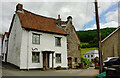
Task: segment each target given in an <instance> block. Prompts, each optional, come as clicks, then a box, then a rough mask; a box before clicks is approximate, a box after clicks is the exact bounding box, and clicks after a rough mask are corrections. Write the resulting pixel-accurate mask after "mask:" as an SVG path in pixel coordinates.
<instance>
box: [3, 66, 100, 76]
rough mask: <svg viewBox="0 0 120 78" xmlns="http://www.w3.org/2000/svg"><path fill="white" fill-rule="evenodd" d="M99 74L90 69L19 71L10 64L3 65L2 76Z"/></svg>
mask: <svg viewBox="0 0 120 78" xmlns="http://www.w3.org/2000/svg"><path fill="white" fill-rule="evenodd" d="M98 73H99V70H96V69H94V67H90V68H88V69H68V70H47V71H42V70H38V69H34V70H33V69H32V70H29V71H27V70H19V69H18V68H17V67H15V66H13V65H10V64H3V66H2V76H87V77H92V78H94V77H95V76H97V74H98Z"/></svg>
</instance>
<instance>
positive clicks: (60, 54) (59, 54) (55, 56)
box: [55, 53, 62, 63]
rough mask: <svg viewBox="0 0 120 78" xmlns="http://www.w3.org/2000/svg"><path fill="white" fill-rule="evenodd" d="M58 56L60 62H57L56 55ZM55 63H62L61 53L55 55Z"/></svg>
mask: <svg viewBox="0 0 120 78" xmlns="http://www.w3.org/2000/svg"><path fill="white" fill-rule="evenodd" d="M57 54H58V55H60V62H56V55H57ZM55 63H62V59H61V54H60V53H56V54H55Z"/></svg>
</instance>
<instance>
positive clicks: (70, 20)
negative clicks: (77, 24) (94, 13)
mask: <svg viewBox="0 0 120 78" xmlns="http://www.w3.org/2000/svg"><path fill="white" fill-rule="evenodd" d="M67 22H70V23H71V24H72V17H71V16H68V17H67Z"/></svg>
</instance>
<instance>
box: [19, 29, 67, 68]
mask: <svg viewBox="0 0 120 78" xmlns="http://www.w3.org/2000/svg"><path fill="white" fill-rule="evenodd" d="M32 33H37V34H40V44H32ZM55 37H62V38H61V47H57V46H55ZM32 48H33V49H34V48H37V49H38V50H36V51H34V52H40V63H32ZM42 51H55V53H60V54H61V62H62V63H55V58H54V67H57V66H59V65H60V66H61V67H63V68H66V67H67V42H66V36H63V35H55V34H50V33H43V32H35V31H26V30H24V29H23V31H22V45H21V54H20V57H21V58H20V69H31V68H43V55H42ZM55 53H54V57H55ZM27 58H28V60H27ZM27 63H28V64H27ZM49 63H50V67H52V54H50V62H49Z"/></svg>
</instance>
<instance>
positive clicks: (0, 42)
mask: <svg viewBox="0 0 120 78" xmlns="http://www.w3.org/2000/svg"><path fill="white" fill-rule="evenodd" d="M1 52H2V40H1V37H0V55H1Z"/></svg>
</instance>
